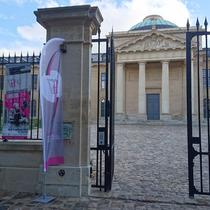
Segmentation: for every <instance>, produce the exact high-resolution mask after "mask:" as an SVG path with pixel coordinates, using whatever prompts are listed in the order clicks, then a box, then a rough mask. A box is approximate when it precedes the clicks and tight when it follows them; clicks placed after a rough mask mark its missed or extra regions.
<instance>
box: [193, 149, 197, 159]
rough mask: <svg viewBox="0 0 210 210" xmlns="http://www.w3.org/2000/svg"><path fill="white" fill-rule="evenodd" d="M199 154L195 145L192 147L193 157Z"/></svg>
mask: <svg viewBox="0 0 210 210" xmlns="http://www.w3.org/2000/svg"><path fill="white" fill-rule="evenodd" d="M197 155H198V151H196V150H195V148H194V147H192V159H194V158H195V157H196V156H197Z"/></svg>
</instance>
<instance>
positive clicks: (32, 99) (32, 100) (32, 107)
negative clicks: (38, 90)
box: [30, 52, 35, 138]
mask: <svg viewBox="0 0 210 210" xmlns="http://www.w3.org/2000/svg"><path fill="white" fill-rule="evenodd" d="M34 56H35V55H34V52H33V58H34ZM34 65H35V64H34V59H33V61H32V87H31V89H32V96H31V105H32V106H31V125H30V126H31V129H30V132H31V133H30V138H32V137H33V136H32V129H33V114H34V113H33V112H34V106H33V105H34V104H33V103H34Z"/></svg>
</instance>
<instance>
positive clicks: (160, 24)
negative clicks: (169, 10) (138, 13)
mask: <svg viewBox="0 0 210 210" xmlns="http://www.w3.org/2000/svg"><path fill="white" fill-rule="evenodd" d="M153 28H156V29H161V28H177V25H175V24H174V23H171V22H170V21H168V20H164V19H163V18H162V17H161V16H160V15H149V16H147V17H145V18H144V20H143V21H142V22H140V23H137V24H136V25H134V26H133V27H132V28H131V29H130V31H137V30H149V29H153Z"/></svg>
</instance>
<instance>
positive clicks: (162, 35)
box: [114, 15, 186, 120]
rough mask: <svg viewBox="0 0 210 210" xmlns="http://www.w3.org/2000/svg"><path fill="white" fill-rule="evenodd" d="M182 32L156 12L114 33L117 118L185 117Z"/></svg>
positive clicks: (184, 49) (183, 42) (152, 118)
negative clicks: (127, 29)
mask: <svg viewBox="0 0 210 210" xmlns="http://www.w3.org/2000/svg"><path fill="white" fill-rule="evenodd" d="M185 33H186V28H180V27H178V26H176V25H175V24H173V23H171V22H169V21H167V20H164V19H163V18H162V17H161V16H159V15H150V16H147V17H145V18H144V20H143V21H142V22H140V23H138V24H136V25H135V26H133V27H132V28H131V29H130V30H129V31H124V32H115V33H114V41H115V51H116V118H117V119H125V120H126V119H131V120H132V119H134V120H165V119H180V120H181V119H184V118H185V116H186V69H185V66H186V64H185V60H186V47H185V36H186V34H185Z"/></svg>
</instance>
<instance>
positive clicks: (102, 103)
mask: <svg viewBox="0 0 210 210" xmlns="http://www.w3.org/2000/svg"><path fill="white" fill-rule="evenodd" d="M101 117H105V100H104V99H102V100H101Z"/></svg>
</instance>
